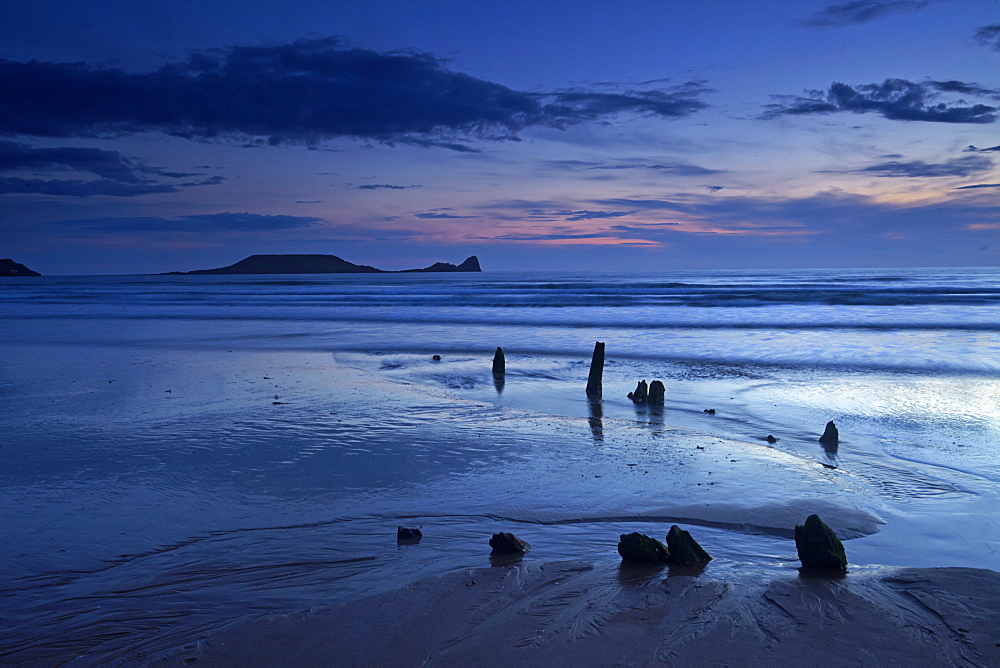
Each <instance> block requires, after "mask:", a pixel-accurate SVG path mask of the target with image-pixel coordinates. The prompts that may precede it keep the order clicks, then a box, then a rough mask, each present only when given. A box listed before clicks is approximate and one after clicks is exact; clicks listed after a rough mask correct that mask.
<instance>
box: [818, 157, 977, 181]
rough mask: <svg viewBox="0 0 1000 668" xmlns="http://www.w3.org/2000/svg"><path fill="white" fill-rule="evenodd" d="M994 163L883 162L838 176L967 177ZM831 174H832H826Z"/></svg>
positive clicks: (964, 160) (974, 159) (966, 159)
mask: <svg viewBox="0 0 1000 668" xmlns="http://www.w3.org/2000/svg"><path fill="white" fill-rule="evenodd" d="M992 167H993V161H992V160H990V159H989V158H988V157H985V156H978V155H969V156H965V157H964V158H954V159H952V160H948V161H947V162H943V163H927V162H924V161H923V160H912V161H910V162H899V161H895V160H893V161H891V162H882V163H879V164H876V165H870V166H868V167H863V168H861V169H852V170H848V171H838V172H836V173H837V174H871V175H874V176H884V177H892V178H899V177H902V178H939V177H957V176H960V177H967V176H973V175H975V174H979V173H981V172H985V171H988V170H990V169H991V168H992ZM824 173H830V172H824Z"/></svg>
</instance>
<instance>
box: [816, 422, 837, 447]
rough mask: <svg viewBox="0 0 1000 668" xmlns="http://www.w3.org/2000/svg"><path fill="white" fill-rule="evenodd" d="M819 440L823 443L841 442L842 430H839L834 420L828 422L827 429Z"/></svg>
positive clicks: (834, 443) (833, 443) (835, 443)
mask: <svg viewBox="0 0 1000 668" xmlns="http://www.w3.org/2000/svg"><path fill="white" fill-rule="evenodd" d="M819 442H820V443H822V444H823V445H837V443H839V442H840V432H838V431H837V425H835V424H833V420H830V421H829V422H827V423H826V429H824V430H823V435H822V436H820V437H819Z"/></svg>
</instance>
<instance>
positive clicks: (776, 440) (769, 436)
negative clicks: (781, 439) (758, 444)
mask: <svg viewBox="0 0 1000 668" xmlns="http://www.w3.org/2000/svg"><path fill="white" fill-rule="evenodd" d="M764 440H765V441H767V442H768V443H771V444H774V443H777V442H778V439H776V438H775V437H774V436H771V435H770V434H768V435H767V438H765V439H764Z"/></svg>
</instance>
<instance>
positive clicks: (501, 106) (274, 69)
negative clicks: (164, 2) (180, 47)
mask: <svg viewBox="0 0 1000 668" xmlns="http://www.w3.org/2000/svg"><path fill="white" fill-rule="evenodd" d="M706 90H707V89H706V88H705V87H704V85H703V84H702V83H698V82H691V83H686V84H682V85H679V86H674V87H672V88H668V89H665V90H652V91H650V90H645V91H622V92H618V93H607V92H593V91H588V90H582V89H574V90H564V91H554V92H550V93H526V92H521V91H516V90H512V89H510V88H507V87H506V86H503V85H501V84H497V83H492V82H489V81H484V80H482V79H477V78H475V77H472V76H469V75H467V74H463V73H460V72H455V71H452V70H450V69H448V68H447V67H446V63H445V62H444V61H442V60H441V59H439V58H437V57H435V56H433V55H431V54H426V53H404V52H391V53H380V52H376V51H371V50H367V49H359V48H345V47H343V46H342V45H341V44H340V42H339V41H338V40H336V39H335V38H326V39H301V40H297V41H295V42H292V43H290V44H284V45H278V46H242V47H226V48H220V49H213V50H211V51H205V52H199V53H196V54H195V55H192V56H191V57H190V58H188V59H187V60H185V61H182V62H178V63H174V64H171V65H167V66H165V67H162V68H160V69H159V70H156V71H153V72H147V73H131V72H126V71H124V70H121V69H116V68H103V67H97V66H93V65H89V64H85V63H43V62H37V61H31V62H15V61H11V60H0V134H7V135H35V136H49V137H74V136H77V137H78V136H107V135H122V134H127V133H133V132H141V131H163V132H167V133H170V134H173V135H178V136H183V137H189V138H199V139H205V138H213V137H228V136H237V137H265V138H267V139H268V140H269V141H270V142H271V143H281V142H286V141H294V142H307V143H315V142H317V141H320V140H323V139H326V138H331V137H342V136H348V137H360V138H368V139H374V140H378V141H385V142H393V141H399V142H403V143H413V144H418V145H436V146H442V145H443V146H445V147H447V148H453V149H455V150H469V148H468V147H467V146H465V145H464V144H462V143H461V140H463V139H465V138H469V137H476V138H487V139H509V138H513V137H514V136H516V134H517V133H518V132H519V131H521V130H523V129H525V128H527V127H530V126H534V125H542V126H549V127H559V128H562V127H567V126H569V125H573V124H576V123H581V122H585V121H591V120H595V119H599V118H604V117H608V116H613V115H617V114H621V113H626V112H629V113H639V114H644V115H651V116H657V117H660V118H681V117H685V116H688V115H690V114H693V113H694V112H696V111H698V110H699V109H702V108H704V107H705V106H706V105H705V103H704V102H702V101H701V100H700V99H699V98H700V96H701V95H702V94H703V93H705V92H706ZM67 100H72V101H73V103H72V104H67ZM456 138H457V140H455V139H456Z"/></svg>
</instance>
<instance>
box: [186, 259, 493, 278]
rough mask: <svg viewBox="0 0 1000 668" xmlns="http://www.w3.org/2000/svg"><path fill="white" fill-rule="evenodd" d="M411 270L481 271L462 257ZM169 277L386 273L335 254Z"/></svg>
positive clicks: (242, 263) (255, 261)
mask: <svg viewBox="0 0 1000 668" xmlns="http://www.w3.org/2000/svg"><path fill="white" fill-rule="evenodd" d="M405 271H407V272H412V271H427V272H445V271H482V269H481V268H480V267H479V258H477V257H476V256H475V255H473V256H471V257H469V258H466V260H465V261H464V262H462V264H459V265H454V264H449V263H447V262H436V263H434V264H432V265H431V266H429V267H427V268H425V269H407V270H405ZM170 273H171V274H383V273H396V272H387V271H384V270H382V269H376V268H375V267H369V266H368V265H365V264H354V263H353V262H348V261H347V260H344V259H341V258H339V257H337V256H336V255H251V256H250V257H248V258H246V259H243V260H240V261H239V262H237V263H236V264H231V265H229V266H228V267H220V268H218V269H197V270H195V271H172V272H170Z"/></svg>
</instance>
